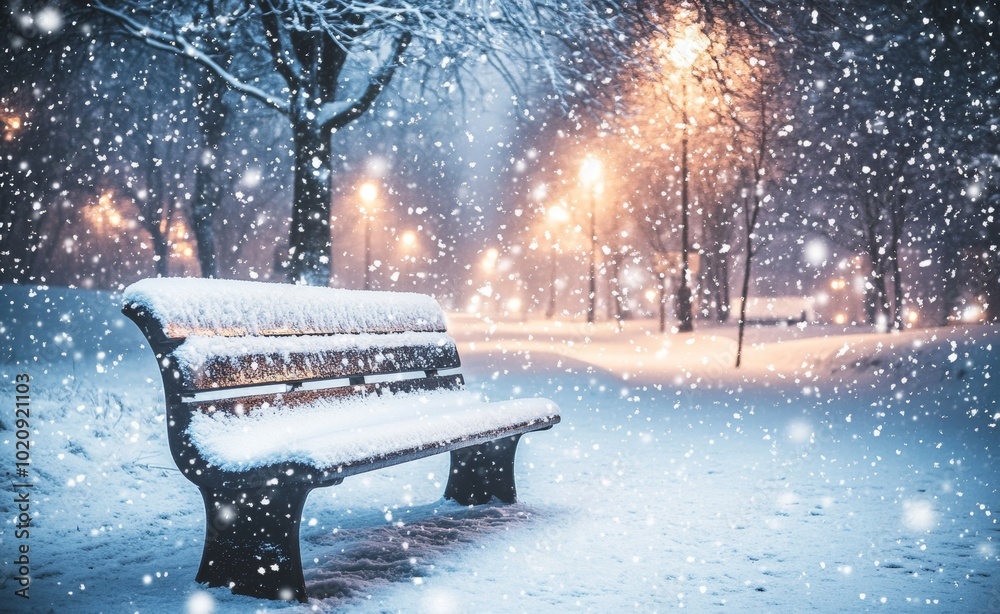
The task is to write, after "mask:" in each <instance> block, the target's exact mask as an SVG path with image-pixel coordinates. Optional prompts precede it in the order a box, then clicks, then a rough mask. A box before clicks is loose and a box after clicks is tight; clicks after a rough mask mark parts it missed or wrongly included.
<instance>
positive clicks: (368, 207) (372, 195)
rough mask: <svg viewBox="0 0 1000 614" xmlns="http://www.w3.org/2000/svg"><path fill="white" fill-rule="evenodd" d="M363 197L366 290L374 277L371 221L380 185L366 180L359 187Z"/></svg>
mask: <svg viewBox="0 0 1000 614" xmlns="http://www.w3.org/2000/svg"><path fill="white" fill-rule="evenodd" d="M358 196H360V197H361V203H362V205H361V215H362V216H363V217H364V219H365V290H371V281H372V280H371V277H372V232H371V222H372V220H373V219H374V215H375V201H376V200H378V186H376V185H375V183H374V182H372V181H366V182H364V183H362V184H361V186H360V187H359V188H358Z"/></svg>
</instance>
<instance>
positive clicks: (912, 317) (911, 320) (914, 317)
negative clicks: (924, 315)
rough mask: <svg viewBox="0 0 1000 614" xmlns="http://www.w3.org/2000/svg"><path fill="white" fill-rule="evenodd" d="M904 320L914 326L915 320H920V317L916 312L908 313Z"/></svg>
mask: <svg viewBox="0 0 1000 614" xmlns="http://www.w3.org/2000/svg"><path fill="white" fill-rule="evenodd" d="M906 319H907V321H908V322H909V323H910V324H915V323H916V322H917V320H918V319H920V316H919V315H918V314H917V312H916V311H908V312H907V313H906Z"/></svg>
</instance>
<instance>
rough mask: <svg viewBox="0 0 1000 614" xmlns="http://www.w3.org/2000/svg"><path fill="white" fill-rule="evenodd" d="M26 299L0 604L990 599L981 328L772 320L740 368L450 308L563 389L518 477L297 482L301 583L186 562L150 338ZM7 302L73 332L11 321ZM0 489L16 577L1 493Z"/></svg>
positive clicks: (841, 607)
mask: <svg viewBox="0 0 1000 614" xmlns="http://www.w3.org/2000/svg"><path fill="white" fill-rule="evenodd" d="M21 291H22V289H19V288H15V289H13V290H11V289H10V288H5V289H4V292H5V293H7V292H11V293H13V292H21ZM53 294H55V292H53ZM17 299H18V300H21V301H23V302H28V301H27V297H24V296H23V295H18V296H17ZM40 300H41V299H39V298H38V297H34V298H33V299H32V301H33V302H32V305H33V308H34V311H33V312H31V314H30V315H29V316H28V318H27V320H26V318H25V315H27V314H26V312H24V311H20V312H18V310H17V308H14V311H13V313H11V311H10V310H11V307H10V306H7V305H5V306H4V309H5V310H6V311H0V325H2V326H3V327H4V329H3V330H4V331H5V333H4V334H6V336H7V337H8V339H9V343H10V345H11V352H10V355H11V359H10V360H8V361H6V363H5V364H2V365H0V376H2V377H3V378H4V379H2V380H0V396H2V397H3V398H5V399H6V398H9V394H10V393H11V389H12V387H11V384H10V378H11V377H12V375H13V374H14V373H17V372H21V371H28V372H30V373H31V374H32V376H33V377H34V378H35V380H34V384H33V386H34V388H33V390H34V391H35V393H34V394H35V400H34V401H33V402H34V406H35V407H36V412H37V413H36V415H37V416H39V421H38V422H37V423H36V429H37V430H36V432H35V433H34V435H33V437H34V445H35V447H34V452H33V454H34V456H33V458H32V461H33V467H34V468H35V470H36V471H35V481H36V484H37V487H36V489H35V490H34V493H33V497H34V499H35V504H34V509H35V510H37V514H38V515H37V517H36V521H35V527H34V531H33V533H32V536H31V541H30V543H31V549H32V550H31V552H32V561H33V566H34V567H33V572H34V573H33V583H32V585H31V599H30V601H28V602H23V601H22V600H20V599H17V598H15V597H13V590H14V588H13V586H12V584H11V582H10V581H9V580H8V582H7V584H6V585H5V586H3V587H0V610H3V611H10V609H11V606H16V607H18V608H23V606H25V605H28V606H30V607H29V608H28V609H27V610H23V609H21V610H19V611H37V612H48V611H56V612H63V611H73V612H136V611H138V612H168V611H183V610H184V608H185V604H186V605H187V606H188V608H189V611H191V612H208V611H212V610H210V609H208V608H209V606H211V607H214V611H215V612H245V611H253V610H267V611H287V612H306V611H312V610H315V611H334V610H340V609H343V608H352V609H356V610H358V611H371V612H382V611H397V610H399V611H406V612H465V611H515V612H516V611H546V612H562V611H573V610H580V611H595V612H608V611H626V610H636V611H643V612H647V611H658V610H667V609H673V608H675V607H678V606H680V605H683V606H685V607H687V608H691V609H693V610H694V611H706V610H708V611H711V610H736V611H755V612H756V611H761V612H777V611H805V610H818V611H864V610H868V609H873V610H884V611H899V610H908V609H910V607H909V606H912V607H918V606H919V607H920V609H921V610H925V609H930V610H932V611H936V612H959V611H962V612H990V611H1000V582H998V581H997V578H1000V556H998V555H1000V552H998V550H997V545H998V544H997V542H998V540H1000V523H998V522H997V518H998V513H1000V496H998V492H997V483H996V481H997V477H998V476H1000V461H998V459H997V458H996V445H997V443H998V434H997V432H996V429H995V428H992V427H989V426H988V425H989V424H990V423H991V420H990V419H989V417H988V415H987V414H990V413H996V412H997V395H995V394H994V393H993V392H992V388H991V387H990V386H989V384H990V382H991V381H992V380H991V379H990V377H989V376H990V375H991V373H990V368H991V367H992V366H993V365H996V364H998V361H997V360H996V356H997V350H1000V346H997V350H994V349H993V348H994V345H997V343H998V341H1000V334H998V332H997V330H996V329H995V328H994V329H985V328H980V329H974V330H960V331H955V332H953V333H951V334H950V335H946V333H945V332H944V331H937V333H936V334H938V335H939V337H941V338H940V339H938V340H932V339H930V336H929V335H927V334H924V333H921V334H920V335H915V336H914V337H913V338H912V339H911V338H909V337H905V338H904V337H903V336H900V337H897V338H896V339H895V342H894V344H895V347H894V348H883V349H882V351H881V353H879V352H878V351H876V349H875V346H874V344H875V343H877V342H878V340H880V339H885V337H872V336H862V337H859V338H857V339H854V340H853V341H852V344H853V348H854V349H851V350H850V351H846V352H843V353H842V354H841V356H839V357H838V356H837V354H838V352H840V351H841V349H842V348H843V346H844V344H845V342H844V338H842V337H838V338H833V337H830V338H826V337H818V338H815V339H804V340H795V339H791V338H788V339H785V340H784V341H783V342H782V343H780V344H779V343H776V342H775V341H776V339H774V337H780V336H788V335H790V336H795V335H794V334H792V333H789V332H788V331H774V330H772V331H767V330H764V331H759V332H755V334H756V335H759V336H760V338H759V339H758V341H760V342H761V343H765V342H767V343H765V345H762V346H760V347H758V349H757V350H756V353H755V354H751V356H750V359H751V360H750V362H751V364H752V365H753V366H752V367H751V368H749V369H747V370H745V371H743V372H741V373H736V372H734V371H733V370H731V369H729V368H728V367H727V366H726V365H727V364H728V354H727V352H730V351H731V350H732V343H731V339H730V338H728V337H726V334H727V333H726V331H725V330H718V331H714V332H713V331H708V332H704V333H700V334H701V335H702V336H701V337H699V340H698V342H697V343H693V344H687V343H686V339H685V338H684V337H681V336H670V337H668V338H667V339H666V340H664V338H661V337H658V336H654V337H648V336H645V335H643V334H640V333H639V332H636V331H637V329H635V330H631V329H626V331H625V332H624V333H615V332H613V331H612V330H611V329H607V330H605V329H600V328H599V329H594V330H593V331H589V330H588V331H584V332H583V333H581V332H580V331H581V330H582V329H580V327H579V326H575V327H571V330H569V331H559V338H560V339H561V341H559V342H558V343H555V342H552V341H549V340H548V339H545V338H544V335H539V330H540V329H539V328H538V327H537V326H535V327H534V328H532V327H531V326H529V327H518V326H515V325H509V326H502V327H500V328H498V329H496V330H493V331H490V330H489V329H487V330H486V332H485V333H484V330H483V329H482V325H481V324H480V323H477V322H469V321H467V320H465V319H462V318H456V321H455V322H454V323H453V327H454V328H455V335H456V338H457V340H458V341H459V348H460V352H461V353H462V357H463V359H464V362H465V364H466V370H467V372H468V373H469V374H470V377H469V380H470V385H471V386H472V387H474V388H482V389H483V390H484V391H485V392H486V393H487V394H489V395H491V396H493V397H494V398H497V399H499V398H506V397H510V396H534V395H544V396H548V397H549V398H552V399H553V400H554V401H556V402H557V403H559V405H560V406H561V407H562V409H563V423H562V424H560V425H558V426H556V427H555V428H554V429H553V430H551V431H548V432H542V433H536V434H533V435H531V436H529V437H526V438H525V440H524V442H523V444H522V447H521V449H520V451H519V454H518V467H517V470H518V488H519V496H520V499H521V501H522V502H521V503H519V504H517V505H514V506H484V507H481V508H472V509H465V508H461V507H458V506H455V505H453V504H447V503H444V502H443V501H442V500H441V490H442V488H443V478H444V475H445V473H446V471H447V458H446V457H444V456H438V457H432V458H428V459H424V460H422V461H418V462H415V463H409V464H406V465H403V466H400V467H396V468H392V469H389V470H385V471H379V472H376V473H374V474H367V475H365V476H358V477H355V478H352V479H349V480H347V481H345V482H344V484H343V485H341V486H339V487H336V488H327V489H321V490H317V491H314V493H313V494H312V495H311V497H310V499H309V502H308V503H307V505H306V509H305V513H304V516H305V523H304V525H303V529H302V546H303V562H304V567H305V573H306V581H307V585H308V588H309V590H310V592H311V594H312V595H313V599H312V600H311V602H310V603H309V604H307V605H301V604H281V603H270V602H260V601H257V600H253V599H249V598H244V597H234V596H232V595H230V594H229V593H228V591H225V590H220V589H213V590H210V591H203V590H201V589H200V587H198V586H197V585H195V584H194V583H193V576H194V572H195V570H196V567H197V563H198V559H199V556H200V544H201V539H202V530H203V526H202V523H203V517H202V514H203V512H202V510H201V502H200V498H199V496H198V495H197V491H196V489H195V488H194V487H193V486H192V485H190V484H189V483H187V482H186V481H185V480H184V479H183V478H182V477H181V476H180V475H179V473H178V472H177V471H176V469H174V468H173V466H172V463H171V460H170V458H169V454H168V452H167V451H166V441H165V437H164V433H165V427H164V426H163V424H162V422H161V420H162V418H161V417H160V415H159V413H160V412H161V411H162V400H161V399H160V398H159V396H158V395H159V394H160V393H159V386H158V384H150V383H148V382H147V380H152V381H154V382H155V380H156V378H157V374H156V371H155V365H154V364H153V360H152V357H151V355H146V353H147V352H148V350H144V351H141V352H136V351H132V350H129V351H125V350H126V348H132V347H134V344H136V343H138V342H137V339H140V338H139V336H138V332H137V331H131V330H129V329H128V328H127V327H119V326H117V324H116V319H117V316H116V315H115V313H114V307H113V305H111V304H110V302H109V301H108V298H107V296H106V295H97V294H94V293H75V294H73V295H72V297H71V300H69V301H68V302H66V303H64V305H69V304H76V303H77V302H79V301H84V302H86V304H87V305H89V306H88V307H87V309H84V310H83V311H82V312H79V313H75V314H74V315H71V316H70V317H68V318H63V317H62V316H63V315H65V313H66V312H67V311H68V310H67V309H65V308H57V309H54V310H53V312H52V314H49V315H47V316H46V315H44V314H42V315H40V314H39V313H38V311H39V310H38V309H37V307H38V304H39V303H38V301H40ZM5 302H6V301H5ZM18 318H20V319H18ZM60 319H63V320H66V321H63V322H60ZM15 320H16V321H15ZM28 320H42V321H43V325H42V326H40V327H38V326H36V327H33V328H32V329H31V331H32V334H35V335H36V337H37V338H38V339H49V340H51V339H53V338H55V337H56V336H57V335H58V334H60V332H66V333H67V334H68V335H69V336H72V337H74V341H73V348H71V349H70V350H69V351H67V355H66V356H65V357H61V356H59V355H58V354H59V352H52V351H51V350H52V346H53V344H52V342H51V341H48V345H47V346H46V348H44V349H42V348H40V347H39V344H40V343H41V341H38V342H37V343H36V342H35V341H32V340H30V339H27V340H26V339H25V337H24V336H23V332H24V330H25V324H26V321H28ZM105 321H106V322H107V323H106V325H104V323H105ZM98 329H99V330H98ZM105 330H107V331H109V332H108V333H107V334H104V332H103V331H105ZM88 331H89V332H88ZM94 331H97V332H94ZM793 332H794V331H793ZM591 333H593V334H591ZM587 334H590V335H591V339H590V340H589V341H587V340H585V339H584V336H585V335H587ZM18 335H21V336H18ZM921 335H922V336H921ZM529 336H530V337H531V338H530V339H529V338H528V337H529ZM88 337H90V338H88ZM487 337H488V339H487ZM918 337H919V339H918ZM566 339H570V340H573V345H572V346H570V345H569V344H568V343H567V342H566V341H565V340H566ZM140 340H141V339H140ZM951 340H955V341H956V342H957V348H953V347H952V346H951V345H950V342H951ZM914 341H919V343H918V344H916V345H914ZM471 342H475V346H474V347H472V346H470V343H471ZM665 342H669V343H670V344H671V345H670V347H669V350H670V351H661V350H664V349H665V348H664V343H665ZM62 344H63V345H64V346H68V345H69V342H67V341H65V340H64V341H63V342H62ZM98 346H99V347H98ZM77 352H79V355H78V356H75V353H77ZM98 352H104V354H103V355H99V354H98ZM966 352H967V353H968V358H966V357H965V355H964V354H965V353H966ZM119 354H121V357H120V359H119V356H118V355H119ZM805 354H814V355H815V356H818V357H820V358H817V359H812V358H811V359H810V360H809V361H803V360H802V356H803V355H805ZM951 354H958V355H959V357H958V359H956V360H949V356H950V355H951ZM35 356H39V357H40V358H41V359H42V360H39V361H37V362H36V361H35V360H33V359H34V357H35ZM913 357H916V358H915V360H916V362H913V360H911V358H913ZM859 358H863V360H860V363H861V364H860V365H856V364H855V363H856V362H859V360H856V359H859ZM584 359H585V360H586V363H585V362H584ZM849 359H850V360H852V361H854V362H851V363H850V365H849V367H850V368H846V367H845V369H841V368H840V367H841V366H844V365H846V364H847V361H848V360H849ZM116 361H117V362H118V364H117V365H116V364H114V363H115V362H116ZM810 361H811V362H810ZM526 362H529V363H530V368H528V369H523V368H522V366H523V365H524V364H525V363H526ZM803 362H810V364H809V365H807V366H806V367H802V366H801V365H802V363H803ZM639 363H642V365H643V366H642V367H641V368H640V367H638V365H639ZM768 365H771V366H773V367H774V369H773V370H772V369H771V368H769V366H768ZM901 365H908V366H905V368H904V367H903V366H901ZM911 366H912V368H911ZM880 371H881V373H880ZM494 374H495V377H494ZM625 376H627V379H625ZM699 378H700V379H699ZM904 378H905V381H903V380H904ZM796 380H798V381H796ZM972 409H976V410H978V411H977V413H976V415H970V413H971V411H970V410H972ZM0 421H2V422H3V424H4V432H3V433H2V437H3V440H4V446H3V450H4V455H5V456H4V463H5V466H7V465H9V464H10V463H11V462H12V461H11V460H9V459H10V458H12V456H13V451H12V448H11V443H10V440H11V434H10V425H9V423H8V416H7V415H4V416H2V417H0ZM0 510H2V511H3V515H4V518H5V524H4V525H3V533H2V534H0V555H2V560H3V561H4V563H5V572H6V575H8V576H9V575H12V574H10V573H9V571H10V566H9V562H10V561H11V559H12V553H13V548H14V547H15V545H16V541H15V540H14V538H13V534H12V527H13V521H12V520H13V517H14V513H13V507H12V504H11V502H10V497H5V498H4V501H3V502H2V503H0ZM15 599H16V601H15Z"/></svg>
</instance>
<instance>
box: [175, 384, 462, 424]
mask: <svg viewBox="0 0 1000 614" xmlns="http://www.w3.org/2000/svg"><path fill="white" fill-rule="evenodd" d="M464 383H465V382H464V379H463V378H462V376H461V375H443V376H434V377H421V378H415V379H407V380H400V381H394V382H382V383H377V384H361V385H357V386H341V387H338V388H326V389H323V390H297V391H294V392H286V393H282V394H259V395H253V396H247V397H240V398H238V399H223V400H218V401H198V402H194V403H190V404H189V405H188V406H189V411H191V412H205V413H213V412H219V411H221V412H226V413H230V414H235V415H244V416H245V415H251V414H252V413H253V411H254V410H256V409H260V408H262V407H275V406H277V407H282V408H294V407H298V406H302V405H308V404H310V403H315V402H317V401H322V400H324V399H340V398H344V397H347V396H352V395H361V394H371V393H377V392H379V391H389V392H393V393H398V392H413V391H416V390H438V389H445V390H458V389H460V388H461V387H462V386H463V385H464Z"/></svg>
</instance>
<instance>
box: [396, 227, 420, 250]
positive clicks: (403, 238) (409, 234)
mask: <svg viewBox="0 0 1000 614" xmlns="http://www.w3.org/2000/svg"><path fill="white" fill-rule="evenodd" d="M399 242H400V243H402V244H403V247H413V246H414V245H416V244H417V233H415V232H413V231H412V230H407V231H406V232H404V233H403V234H401V235H400V236H399Z"/></svg>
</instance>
